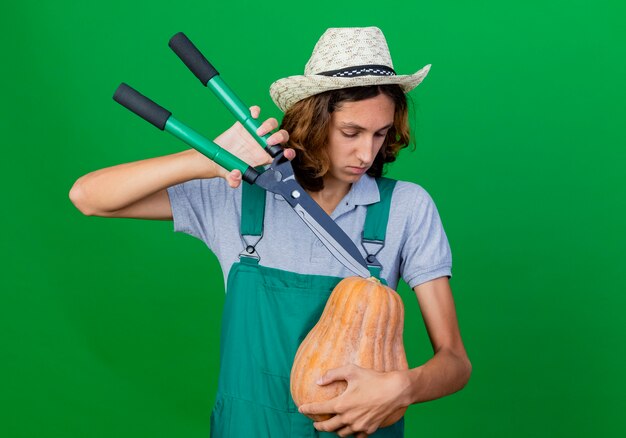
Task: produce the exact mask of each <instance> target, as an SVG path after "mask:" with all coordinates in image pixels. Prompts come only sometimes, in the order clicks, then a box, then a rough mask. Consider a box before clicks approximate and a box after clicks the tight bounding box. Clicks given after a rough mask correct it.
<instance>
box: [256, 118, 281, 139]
mask: <svg viewBox="0 0 626 438" xmlns="http://www.w3.org/2000/svg"><path fill="white" fill-rule="evenodd" d="M276 128H278V120H276V119H275V118H274V117H270V118H269V119H267V120H266V121H264V122H263V123H261V126H259V129H257V130H256V133H257V134H258V135H260V136H263V135H265V134H267V133H268V132H272V131H273V130H274V129H276Z"/></svg>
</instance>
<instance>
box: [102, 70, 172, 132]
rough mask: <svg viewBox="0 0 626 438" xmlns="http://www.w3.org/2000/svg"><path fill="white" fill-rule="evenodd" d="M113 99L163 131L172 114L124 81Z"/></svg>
mask: <svg viewBox="0 0 626 438" xmlns="http://www.w3.org/2000/svg"><path fill="white" fill-rule="evenodd" d="M113 100H114V101H116V102H117V103H119V104H121V105H123V106H125V107H126V108H128V109H129V110H131V111H132V112H134V113H135V114H137V115H138V116H141V117H143V118H144V119H145V120H147V121H148V122H150V123H152V124H153V125H154V126H156V127H157V128H159V129H160V130H161V131H163V130H164V129H165V123H166V122H167V119H169V118H170V116H171V115H172V113H171V112H169V111H168V110H166V109H165V108H163V107H162V106H160V105H158V104H156V103H154V102H153V101H151V100H150V99H148V98H147V97H146V96H144V95H143V94H141V93H139V92H138V91H137V90H135V89H133V88H132V87H129V86H128V85H126V84H125V83H123V82H122V83H121V84H120V86H119V87H117V90H115V94H113Z"/></svg>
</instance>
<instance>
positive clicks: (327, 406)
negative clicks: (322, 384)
mask: <svg viewBox="0 0 626 438" xmlns="http://www.w3.org/2000/svg"><path fill="white" fill-rule="evenodd" d="M333 400H334V399H331V400H328V401H324V402H317V403H307V404H304V405H302V406H300V407H299V408H298V411H299V412H300V413H301V414H304V415H308V414H330V415H334V414H336V413H337V412H335V409H334V403H333Z"/></svg>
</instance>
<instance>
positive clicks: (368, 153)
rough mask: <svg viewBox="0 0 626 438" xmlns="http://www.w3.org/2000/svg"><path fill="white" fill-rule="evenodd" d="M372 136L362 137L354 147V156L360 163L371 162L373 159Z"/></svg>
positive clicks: (373, 145)
mask: <svg viewBox="0 0 626 438" xmlns="http://www.w3.org/2000/svg"><path fill="white" fill-rule="evenodd" d="M374 148H375V144H374V138H373V137H366V138H363V140H362V141H361V142H359V145H358V147H357V149H356V157H357V159H358V160H359V161H360V162H361V164H372V162H373V161H374Z"/></svg>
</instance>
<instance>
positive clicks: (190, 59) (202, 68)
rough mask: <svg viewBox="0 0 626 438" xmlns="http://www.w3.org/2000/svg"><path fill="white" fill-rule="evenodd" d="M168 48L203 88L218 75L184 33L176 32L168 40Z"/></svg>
mask: <svg viewBox="0 0 626 438" xmlns="http://www.w3.org/2000/svg"><path fill="white" fill-rule="evenodd" d="M169 46H170V47H171V48H172V50H173V51H174V53H176V54H177V55H178V57H179V58H180V59H181V60H182V61H183V62H184V63H185V65H186V66H187V67H188V68H189V70H191V72H192V73H193V74H194V75H196V77H197V78H198V79H200V82H202V84H203V85H204V86H205V87H206V84H207V83H208V82H209V81H210V80H211V78H212V77H213V76H217V75H219V73H218V72H217V70H215V68H214V67H213V66H212V65H211V63H210V62H209V61H208V60H207V59H206V58H205V57H204V55H203V54H202V53H200V51H199V50H198V49H197V48H196V46H194V45H193V43H192V42H191V41H189V38H187V37H186V36H185V34H184V33H182V32H178V33H177V34H176V35H174V36H173V37H172V38H171V39H170V42H169Z"/></svg>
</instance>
